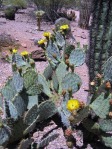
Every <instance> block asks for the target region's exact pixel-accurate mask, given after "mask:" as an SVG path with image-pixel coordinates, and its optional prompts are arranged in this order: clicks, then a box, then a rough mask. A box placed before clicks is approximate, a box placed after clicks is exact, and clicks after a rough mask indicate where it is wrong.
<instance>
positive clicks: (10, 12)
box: [4, 5, 17, 20]
mask: <svg viewBox="0 0 112 149" xmlns="http://www.w3.org/2000/svg"><path fill="white" fill-rule="evenodd" d="M16 11H17V9H16V7H15V6H11V5H9V6H7V8H6V9H5V11H4V12H5V17H6V19H9V20H15V13H16Z"/></svg>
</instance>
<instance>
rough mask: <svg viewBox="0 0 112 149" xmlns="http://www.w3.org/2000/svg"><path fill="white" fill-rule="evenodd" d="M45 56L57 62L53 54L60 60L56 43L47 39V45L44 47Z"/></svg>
mask: <svg viewBox="0 0 112 149" xmlns="http://www.w3.org/2000/svg"><path fill="white" fill-rule="evenodd" d="M46 52H47V56H48V58H50V59H51V60H52V62H54V63H57V62H58V61H57V60H56V59H55V58H54V57H53V55H54V54H55V55H56V57H57V59H59V60H60V58H61V57H60V53H59V49H58V47H57V45H56V43H53V42H52V41H51V40H50V41H49V44H48V47H47V48H46Z"/></svg>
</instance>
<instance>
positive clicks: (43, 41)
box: [38, 39, 46, 45]
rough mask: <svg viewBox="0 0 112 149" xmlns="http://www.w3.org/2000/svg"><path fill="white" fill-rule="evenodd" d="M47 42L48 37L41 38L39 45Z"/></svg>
mask: <svg viewBox="0 0 112 149" xmlns="http://www.w3.org/2000/svg"><path fill="white" fill-rule="evenodd" d="M45 42H46V39H40V40H39V41H38V44H39V45H42V44H44V43H45Z"/></svg>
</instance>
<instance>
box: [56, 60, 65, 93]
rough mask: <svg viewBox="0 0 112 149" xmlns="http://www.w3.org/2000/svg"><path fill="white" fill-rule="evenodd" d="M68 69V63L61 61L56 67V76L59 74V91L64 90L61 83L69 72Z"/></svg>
mask: <svg viewBox="0 0 112 149" xmlns="http://www.w3.org/2000/svg"><path fill="white" fill-rule="evenodd" d="M66 69H67V65H65V63H64V62H61V63H60V64H59V65H58V67H57V69H56V76H57V79H58V82H59V93H60V92H61V91H62V86H61V83H62V79H63V78H64V76H65V74H66V73H67V70H66Z"/></svg>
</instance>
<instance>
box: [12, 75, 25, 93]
mask: <svg viewBox="0 0 112 149" xmlns="http://www.w3.org/2000/svg"><path fill="white" fill-rule="evenodd" d="M12 80H13V83H14V86H15V89H16V91H17V92H20V91H22V89H23V78H22V77H21V76H20V74H19V73H17V72H15V73H14V74H13V77H12Z"/></svg>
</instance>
